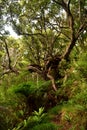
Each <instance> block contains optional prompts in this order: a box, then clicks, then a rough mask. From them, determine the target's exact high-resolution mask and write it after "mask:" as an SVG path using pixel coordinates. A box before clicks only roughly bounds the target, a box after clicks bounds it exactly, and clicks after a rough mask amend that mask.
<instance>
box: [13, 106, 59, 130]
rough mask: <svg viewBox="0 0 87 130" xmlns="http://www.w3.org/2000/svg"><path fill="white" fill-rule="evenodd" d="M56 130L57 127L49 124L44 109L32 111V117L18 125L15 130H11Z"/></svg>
mask: <svg viewBox="0 0 87 130" xmlns="http://www.w3.org/2000/svg"><path fill="white" fill-rule="evenodd" d="M28 129H29V130H40V129H45V130H48V129H50V130H57V126H56V125H54V124H53V123H49V120H48V118H47V114H46V113H44V108H42V107H41V108H39V111H38V112H37V111H34V112H33V115H32V116H30V117H29V118H28V119H27V120H24V121H23V122H22V123H20V124H18V127H17V128H14V129H13V130H28Z"/></svg>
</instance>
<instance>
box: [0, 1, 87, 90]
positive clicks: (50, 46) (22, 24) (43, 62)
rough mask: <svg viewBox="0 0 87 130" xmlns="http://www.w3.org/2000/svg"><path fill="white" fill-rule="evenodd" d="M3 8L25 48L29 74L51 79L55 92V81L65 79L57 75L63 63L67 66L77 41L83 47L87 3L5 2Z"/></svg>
mask: <svg viewBox="0 0 87 130" xmlns="http://www.w3.org/2000/svg"><path fill="white" fill-rule="evenodd" d="M6 7H7V8H6V10H7V12H6V18H7V21H8V23H11V25H12V27H13V29H14V30H15V31H16V32H17V33H18V34H19V35H22V36H23V42H24V43H25V44H27V47H28V49H27V52H28V54H29V63H30V64H29V66H28V70H29V71H30V72H36V73H38V74H39V75H40V76H41V77H43V78H44V79H45V80H49V79H50V80H51V81H52V87H53V89H54V90H55V91H56V90H57V87H56V83H55V81H56V80H58V79H60V78H61V77H62V78H63V76H64V75H61V72H60V69H61V67H62V62H63V61H64V60H65V61H66V62H67V63H69V61H70V58H69V57H70V54H71V52H72V50H73V49H74V47H76V46H77V47H78V46H79V40H80V39H81V41H82V43H83V44H85V39H86V35H87V19H86V15H87V14H86V11H87V9H86V8H87V2H86V0H84V1H82V0H78V1H73V0H72V1H71V0H41V1H38V0H32V1H26V0H20V1H18V0H17V1H11V0H8V1H6ZM77 7H78V8H77ZM3 8H4V7H3ZM8 17H9V19H8ZM83 39H84V40H83Z"/></svg>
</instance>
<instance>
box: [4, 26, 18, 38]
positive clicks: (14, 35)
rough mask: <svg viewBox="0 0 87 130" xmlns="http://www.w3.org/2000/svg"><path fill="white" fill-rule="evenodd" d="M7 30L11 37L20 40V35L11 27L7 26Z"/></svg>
mask: <svg viewBox="0 0 87 130" xmlns="http://www.w3.org/2000/svg"><path fill="white" fill-rule="evenodd" d="M5 30H6V31H9V33H10V35H11V36H12V37H14V38H19V37H20V36H18V35H17V34H16V33H15V32H14V30H13V29H12V27H11V26H5Z"/></svg>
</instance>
